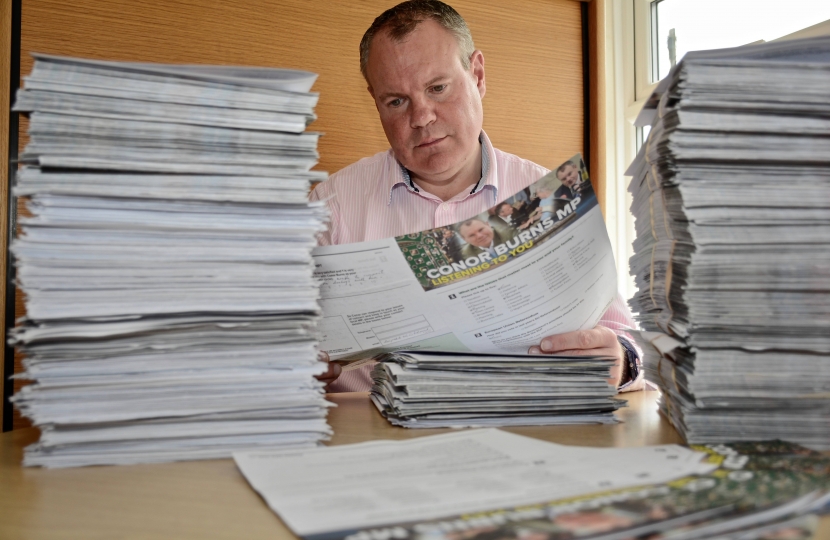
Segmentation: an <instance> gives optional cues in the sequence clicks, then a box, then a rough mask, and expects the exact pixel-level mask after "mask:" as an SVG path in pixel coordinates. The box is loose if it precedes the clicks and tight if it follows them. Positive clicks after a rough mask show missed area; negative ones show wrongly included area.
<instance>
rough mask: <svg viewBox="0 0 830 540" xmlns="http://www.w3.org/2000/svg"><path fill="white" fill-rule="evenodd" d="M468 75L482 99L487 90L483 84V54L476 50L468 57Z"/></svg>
mask: <svg viewBox="0 0 830 540" xmlns="http://www.w3.org/2000/svg"><path fill="white" fill-rule="evenodd" d="M470 74H471V75H472V76H473V79H474V80H475V82H476V87H478V93H479V95H480V96H481V97H484V93H485V91H486V90H487V88H486V86H485V84H484V53H483V52H481V51H480V50H478V49H476V50H475V51H473V54H472V55H471V56H470Z"/></svg>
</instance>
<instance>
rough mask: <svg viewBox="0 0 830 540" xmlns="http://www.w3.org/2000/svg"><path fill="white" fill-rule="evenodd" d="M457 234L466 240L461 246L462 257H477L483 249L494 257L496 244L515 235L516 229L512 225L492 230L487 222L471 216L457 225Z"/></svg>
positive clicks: (496, 255)
mask: <svg viewBox="0 0 830 540" xmlns="http://www.w3.org/2000/svg"><path fill="white" fill-rule="evenodd" d="M458 234H460V235H461V238H462V239H463V240H464V241H465V242H467V245H465V246H464V247H463V248H461V256H462V257H463V258H464V259H468V258H470V257H478V256H479V254H480V253H483V252H485V251H486V252H487V253H488V254H489V255H490V257H491V258H493V259H495V258H496V257H498V254H497V253H496V246H497V245H499V244H504V243H505V242H507V241H508V240H510V239H511V238H513V237H514V236H516V235H517V234H518V231H517V230H516V229H514V228H512V227H510V228H509V229H508V230H504V231H499V230H494V229H493V227H491V226H490V224H489V223H485V222H484V221H482V220H480V219H478V218H473V219H468V220H467V221H464V222H463V223H461V224H460V225H458Z"/></svg>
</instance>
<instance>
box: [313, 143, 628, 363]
mask: <svg viewBox="0 0 830 540" xmlns="http://www.w3.org/2000/svg"><path fill="white" fill-rule="evenodd" d="M568 163H569V164H570V165H571V166H572V167H574V168H576V170H577V171H578V173H579V182H578V183H577V184H576V185H574V186H572V187H570V188H569V189H565V188H566V187H567V186H565V185H563V184H562V182H561V181H560V180H559V179H558V178H557V175H556V172H551V173H550V174H548V175H546V176H544V177H543V178H541V179H539V180H538V181H537V182H535V183H534V184H532V185H530V186H528V187H527V188H525V189H523V190H521V191H519V192H518V193H516V194H514V195H513V196H512V197H510V198H508V199H506V200H505V201H504V202H502V203H499V204H497V205H496V206H494V207H493V208H491V209H489V210H488V211H486V212H483V213H482V214H479V215H477V216H475V217H473V218H471V219H468V220H465V221H462V222H459V223H456V224H453V225H447V226H442V227H437V228H434V229H430V230H426V231H421V232H417V233H414V234H407V235H403V236H398V237H395V238H387V239H383V240H376V241H369V242H362V243H359V244H344V245H339V246H326V247H320V248H317V249H316V250H315V251H314V263H315V272H314V276H315V277H316V278H317V279H318V280H319V281H320V283H321V286H320V294H321V306H322V309H323V313H324V317H323V320H322V322H321V324H320V330H321V334H322V335H321V342H320V348H321V349H322V350H325V351H328V353H329V355H330V356H331V358H332V359H334V360H345V361H349V360H353V359H358V358H366V357H369V356H373V355H376V354H378V353H381V352H384V351H392V350H400V349H403V348H406V349H410V350H411V349H431V350H441V351H455V352H476V353H502V354H526V353H527V349H528V347H530V346H532V345H536V344H538V343H539V341H540V340H541V338H542V337H544V336H547V335H551V334H559V333H563V332H569V331H573V330H578V329H586V328H593V327H594V326H595V325H596V324H597V322H598V321H599V319H600V317H601V316H602V314H603V313H604V312H605V310H606V309H607V308H608V306H609V305H610V303H611V302H612V300H613V299H614V297H615V295H616V287H617V285H616V284H617V279H616V268H615V266H614V258H613V255H612V252H611V244H610V242H609V240H608V235H607V233H606V231H605V224H604V222H603V219H602V214H601V212H600V208H599V206H598V205H597V198H596V195H595V193H594V191H593V189H592V188H591V184H590V181H589V179H588V174H587V171H586V169H585V165H584V163H583V161H582V159H581V157H580V156H579V155H577V156H574V157H573V158H572V159H571V160H570V161H569V162H568Z"/></svg>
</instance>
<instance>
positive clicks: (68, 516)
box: [0, 392, 830, 540]
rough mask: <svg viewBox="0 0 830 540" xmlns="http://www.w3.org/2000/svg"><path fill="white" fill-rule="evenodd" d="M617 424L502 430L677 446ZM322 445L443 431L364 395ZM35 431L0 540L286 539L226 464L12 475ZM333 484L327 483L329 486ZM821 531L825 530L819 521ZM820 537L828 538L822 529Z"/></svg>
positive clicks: (4, 483) (11, 489) (8, 455)
mask: <svg viewBox="0 0 830 540" xmlns="http://www.w3.org/2000/svg"><path fill="white" fill-rule="evenodd" d="M626 397H627V398H628V399H629V407H628V408H626V409H622V410H621V411H619V413H618V414H619V417H620V418H621V419H622V420H623V421H624V423H622V424H617V425H613V426H594V425H588V426H563V427H526V428H510V429H509V431H512V432H514V433H519V434H522V435H528V436H531V437H537V438H539V439H545V440H549V441H554V442H558V443H563V444H576V445H584V446H641V445H646V444H661V443H675V442H681V440H680V438H679V436H678V434H677V433H676V432H675V431H674V429H673V428H672V427H671V426H670V425H669V424H668V423H667V422H666V421H665V420H664V419H663V418H661V417H660V416H659V415H658V414H657V412H656V404H655V402H656V399H657V392H637V393H634V394H629V395H627V396H626ZM329 398H330V399H331V400H332V401H334V402H335V403H337V405H338V406H337V408H335V409H332V410H331V412H330V415H329V422H330V424H331V425H332V427H333V428H334V431H335V435H334V437H333V438H332V440H331V442H330V444H348V443H356V442H362V441H366V440H373V439H407V438H410V437H418V436H422V435H429V434H433V433H441V432H445V431H446V430H440V429H432V430H408V429H404V428H396V427H392V426H390V425H389V424H388V423H387V422H386V421H385V420H384V419H383V418H382V417H381V416H380V414H378V412H377V411H376V410H375V408H374V407H373V406H372V404H371V403H370V401H369V399H368V397H367V394H365V393H355V394H332V395H330V396H329ZM36 439H37V431H36V430H35V429H23V430H17V431H12V432H9V433H5V434H3V435H2V437H0V443H2V444H1V445H0V538H2V539H4V540H11V539H18V538H27V539H29V538H32V539H38V538H60V539H75V538H78V539H84V540H96V539H102V540H103V539H106V540H111V539H115V538H118V539H127V538H137V539H142V540H150V539H165V540H167V539H187V538H194V539H196V538H198V539H211V538H234V539H242V538H244V539H258V538H268V539H275V538H276V539H279V538H294V537H293V535H292V534H291V533H290V532H289V531H288V530H287V529H286V528H285V526H284V525H283V524H282V522H281V521H280V520H279V518H278V517H277V516H276V515H275V514H274V513H273V512H271V510H269V509H268V507H267V506H265V503H264V502H263V501H262V500H261V499H260V498H259V496H258V495H257V494H256V493H255V492H254V491H253V490H252V489H251V488H250V487H249V486H248V483H247V482H246V481H245V479H244V478H243V477H242V475H241V474H240V473H239V471H238V470H237V468H236V466H235V465H234V463H233V461H232V460H230V459H222V460H212V461H193V462H181V463H166V464H161V465H132V466H121V467H84V468H75V469H56V470H46V469H36V468H23V467H21V466H20V463H21V459H22V453H23V447H24V446H26V445H28V444H30V443H32V442H34V441H35V440H36ZM336 481H337V479H336V478H332V482H336ZM824 521H825V522H824V523H823V525H827V524H828V523H827V521H828V520H827V519H825V520H824ZM824 530H825V531H830V529H829V528H827V527H825V528H824Z"/></svg>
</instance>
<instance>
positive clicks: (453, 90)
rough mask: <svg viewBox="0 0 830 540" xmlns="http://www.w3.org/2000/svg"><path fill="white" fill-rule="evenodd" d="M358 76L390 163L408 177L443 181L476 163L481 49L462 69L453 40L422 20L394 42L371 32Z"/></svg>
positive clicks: (437, 26) (480, 114)
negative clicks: (369, 97)
mask: <svg viewBox="0 0 830 540" xmlns="http://www.w3.org/2000/svg"><path fill="white" fill-rule="evenodd" d="M366 76H367V79H368V81H369V92H370V93H371V94H372V97H373V98H374V100H375V105H376V107H377V109H378V113H379V114H380V122H381V124H383V130H384V132H385V133H386V138H387V139H388V140H389V144H390V145H391V146H392V150H393V151H394V152H395V157H396V158H397V159H398V161H400V162H401V163H402V164H403V166H404V167H406V168H407V169H409V170H410V171H412V172H413V173H414V174H415V176H416V177H419V178H423V179H426V180H431V181H433V182H442V181H450V180H452V179H453V178H454V176H455V175H456V174H457V173H458V172H459V171H461V170H462V169H463V168H464V166H465V165H468V164H470V163H472V162H471V160H479V159H480V155H481V154H480V146H479V142H478V136H479V134H480V133H481V126H482V122H483V118H484V113H483V110H482V106H481V98H482V97H484V56H483V55H482V54H481V51H476V52H475V53H473V56H472V58H471V59H470V69H469V70H465V69H464V66H463V65H462V64H461V58H460V52H459V48H458V43H457V42H456V40H455V37H454V36H453V35H452V34H451V33H450V32H449V31H447V30H445V29H444V28H443V27H442V26H441V25H440V24H438V23H437V22H435V21H433V20H431V19H428V20H425V21H423V22H421V23H420V24H419V25H418V26H417V27H416V28H415V30H413V31H412V32H411V33H410V34H409V35H407V36H406V37H405V38H404V39H403V41H401V42H396V41H394V40H392V39H391V38H390V37H389V35H388V33H387V32H385V31H384V32H380V33H379V34H377V35H376V36H375V37H374V39H373V40H372V46H371V49H370V53H369V59H368V62H367V64H366Z"/></svg>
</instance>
